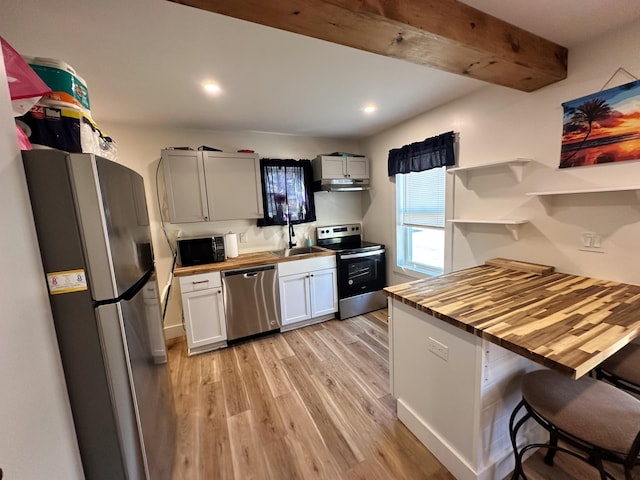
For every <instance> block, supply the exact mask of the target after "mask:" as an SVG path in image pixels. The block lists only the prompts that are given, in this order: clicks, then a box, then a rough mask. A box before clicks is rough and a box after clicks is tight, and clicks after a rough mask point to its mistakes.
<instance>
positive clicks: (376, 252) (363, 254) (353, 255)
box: [340, 248, 384, 260]
mask: <svg viewBox="0 0 640 480" xmlns="http://www.w3.org/2000/svg"><path fill="white" fill-rule="evenodd" d="M383 253H384V248H383V249H380V250H373V251H371V252H360V253H348V254H346V255H342V254H340V259H344V260H349V259H350V258H360V257H372V256H374V255H382V254H383Z"/></svg>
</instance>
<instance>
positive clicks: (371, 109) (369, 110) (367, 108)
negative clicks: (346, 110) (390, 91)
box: [362, 105, 378, 113]
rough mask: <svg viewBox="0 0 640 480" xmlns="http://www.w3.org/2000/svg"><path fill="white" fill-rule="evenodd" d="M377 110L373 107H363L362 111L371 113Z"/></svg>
mask: <svg viewBox="0 0 640 480" xmlns="http://www.w3.org/2000/svg"><path fill="white" fill-rule="evenodd" d="M377 109H378V108H377V107H376V106H375V105H367V106H366V107H364V108H363V109H362V111H363V112H364V113H373V112H375V111H376V110H377Z"/></svg>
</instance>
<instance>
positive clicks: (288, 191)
mask: <svg viewBox="0 0 640 480" xmlns="http://www.w3.org/2000/svg"><path fill="white" fill-rule="evenodd" d="M260 174H261V177H262V204H263V207H264V218H262V219H260V220H258V226H259V227H264V226H268V225H286V224H287V223H292V224H294V225H295V224H299V223H307V222H315V221H316V207H315V203H314V199H313V190H312V182H313V170H312V167H311V160H278V159H271V158H261V159H260ZM287 221H288V222H287Z"/></svg>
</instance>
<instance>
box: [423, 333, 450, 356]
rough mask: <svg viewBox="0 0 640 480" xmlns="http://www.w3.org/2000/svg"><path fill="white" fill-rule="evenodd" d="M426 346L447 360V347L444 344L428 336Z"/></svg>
mask: <svg viewBox="0 0 640 480" xmlns="http://www.w3.org/2000/svg"><path fill="white" fill-rule="evenodd" d="M427 348H428V349H429V351H430V352H432V353H434V354H435V355H437V356H438V357H440V358H441V359H443V360H444V361H445V362H447V361H449V347H447V346H446V345H445V344H443V343H440V342H439V341H437V340H436V339H434V338H431V337H429V343H428V344H427Z"/></svg>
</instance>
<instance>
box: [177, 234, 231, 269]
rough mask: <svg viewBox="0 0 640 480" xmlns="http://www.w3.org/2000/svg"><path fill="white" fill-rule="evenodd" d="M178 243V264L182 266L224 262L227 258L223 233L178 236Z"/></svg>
mask: <svg viewBox="0 0 640 480" xmlns="http://www.w3.org/2000/svg"><path fill="white" fill-rule="evenodd" d="M177 245H178V264H179V265H180V266H182V267H192V266H194V265H203V264H205V263H215V262H224V261H225V260H226V259H227V257H226V255H225V253H224V237H223V236H222V235H220V236H218V235H214V236H209V237H186V238H178V242H177Z"/></svg>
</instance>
